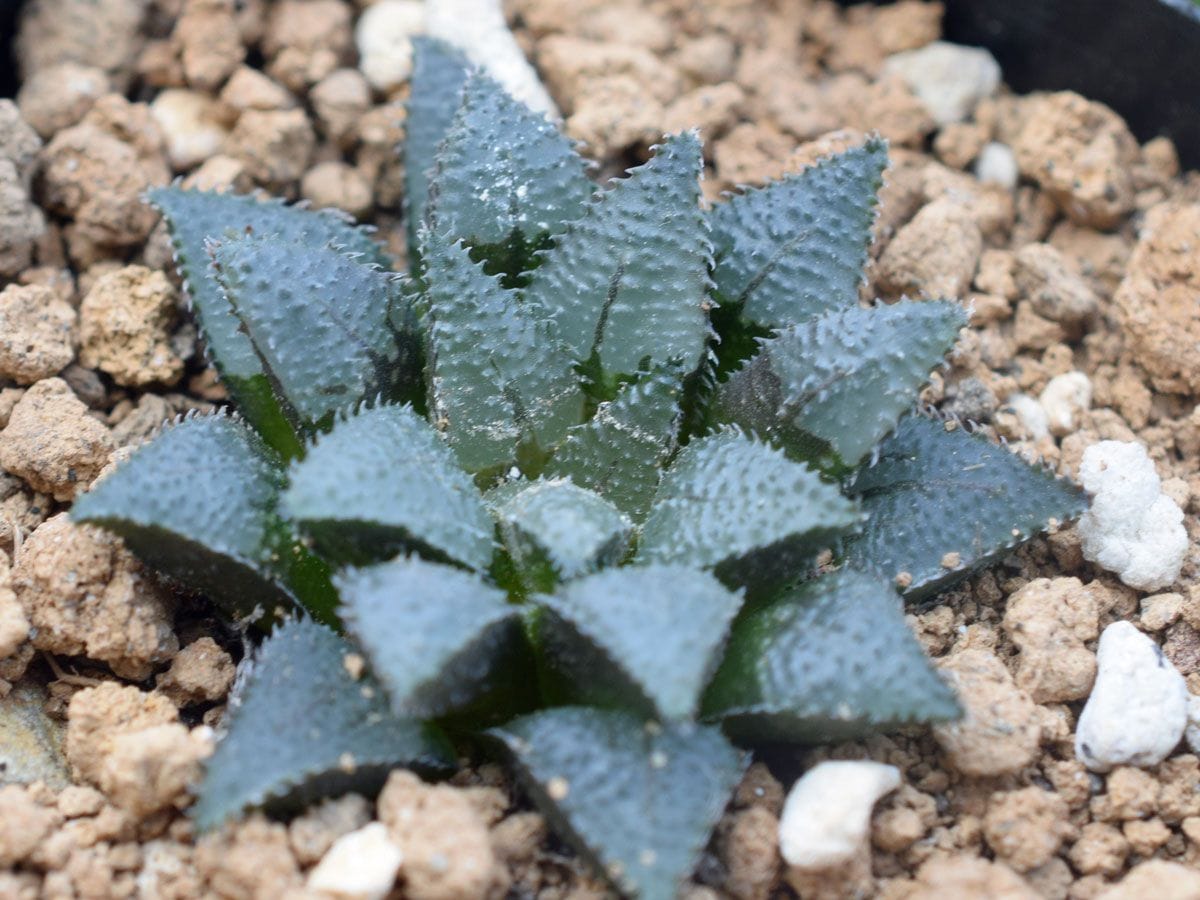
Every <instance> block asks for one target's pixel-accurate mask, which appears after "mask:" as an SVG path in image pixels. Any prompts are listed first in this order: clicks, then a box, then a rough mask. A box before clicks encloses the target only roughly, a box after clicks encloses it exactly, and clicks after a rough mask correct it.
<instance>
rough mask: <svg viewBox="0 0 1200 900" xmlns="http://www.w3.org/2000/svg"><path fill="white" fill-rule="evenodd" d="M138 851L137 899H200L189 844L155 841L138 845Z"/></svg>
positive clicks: (199, 890) (167, 840) (198, 881)
mask: <svg viewBox="0 0 1200 900" xmlns="http://www.w3.org/2000/svg"><path fill="white" fill-rule="evenodd" d="M141 850H142V865H141V868H140V870H139V871H138V873H137V888H138V892H139V897H163V898H168V897H169V898H174V900H185V898H189V897H199V896H201V893H202V891H201V884H200V878H199V876H198V875H197V873H196V870H195V867H194V866H193V865H192V848H191V846H190V845H188V844H182V843H178V842H176V841H173V840H169V839H158V840H153V841H147V842H146V843H144V844H142V845H141Z"/></svg>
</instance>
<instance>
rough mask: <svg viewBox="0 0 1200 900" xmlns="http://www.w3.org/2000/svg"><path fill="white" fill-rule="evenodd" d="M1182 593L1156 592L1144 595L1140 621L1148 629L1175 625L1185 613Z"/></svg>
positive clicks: (1154, 629)
mask: <svg viewBox="0 0 1200 900" xmlns="http://www.w3.org/2000/svg"><path fill="white" fill-rule="evenodd" d="M1183 602H1184V601H1183V595H1182V594H1155V595H1153V596H1152V597H1143V598H1142V601H1141V604H1140V605H1141V617H1140V618H1139V620H1138V621H1139V622H1140V623H1141V626H1142V627H1143V628H1145V629H1146V630H1147V631H1162V630H1163V629H1164V628H1167V627H1169V626H1171V625H1174V624H1175V623H1176V622H1177V621H1178V620H1179V617H1180V615H1181V614H1182V613H1183Z"/></svg>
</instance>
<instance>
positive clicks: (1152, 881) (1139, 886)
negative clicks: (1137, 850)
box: [1096, 859, 1200, 900]
mask: <svg viewBox="0 0 1200 900" xmlns="http://www.w3.org/2000/svg"><path fill="white" fill-rule="evenodd" d="M1198 897H1200V872H1198V871H1196V869H1195V868H1193V867H1191V866H1185V865H1181V864H1179V863H1173V862H1166V861H1165V860H1161V859H1152V860H1148V861H1147V862H1143V863H1139V864H1138V865H1136V866H1134V867H1133V868H1132V869H1130V870H1129V872H1128V874H1126V875H1125V877H1124V878H1122V879H1121V880H1120V881H1119V882H1117V884H1116V885H1114V886H1113V887H1111V888H1109V889H1108V890H1106V891H1102V892H1101V893H1099V894H1097V895H1096V900H1147V898H1154V900H1196V898H1198Z"/></svg>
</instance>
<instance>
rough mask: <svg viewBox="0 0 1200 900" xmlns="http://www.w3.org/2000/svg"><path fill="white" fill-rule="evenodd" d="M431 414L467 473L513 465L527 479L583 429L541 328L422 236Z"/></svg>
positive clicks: (567, 379) (571, 380) (461, 251)
mask: <svg viewBox="0 0 1200 900" xmlns="http://www.w3.org/2000/svg"><path fill="white" fill-rule="evenodd" d="M425 237H426V240H425V243H424V250H423V251H422V256H423V260H424V263H425V276H426V282H427V289H426V299H427V302H428V304H429V318H430V320H431V322H432V326H431V328H430V333H429V361H428V367H429V385H430V409H431V410H432V411H433V415H434V418H435V419H436V420H437V421H438V423H439V427H440V428H442V429H444V431H445V434H446V438H447V440H448V441H449V442H450V445H451V446H452V447H453V448H454V450H455V453H456V454H457V455H458V460H459V463H460V464H461V465H462V466H463V468H465V469H467V470H468V471H471V472H481V471H487V470H490V469H494V468H496V467H499V466H507V465H511V464H512V463H513V462H521V463H523V464H524V467H525V468H526V469H527V470H532V471H527V474H536V472H537V470H538V469H539V468H540V467H541V465H542V461H543V460H544V458H545V456H546V455H547V453H548V452H549V451H550V449H552V448H553V447H554V446H555V445H556V444H558V443H559V442H560V441H561V440H562V439H563V437H564V436H565V435H566V433H567V429H568V428H570V427H571V426H572V425H577V424H579V422H580V421H582V419H583V400H584V397H583V392H582V390H581V389H580V387H579V379H578V378H577V377H576V375H575V372H574V369H573V366H572V362H571V359H570V357H568V356H567V355H566V354H565V353H564V352H562V351H561V350H560V349H559V347H558V345H557V344H556V342H555V340H554V336H553V329H552V328H551V326H550V325H549V323H547V322H544V321H540V320H538V319H537V318H536V317H535V316H534V314H533V313H532V312H531V310H530V309H529V307H528V306H525V305H523V304H521V303H520V301H519V299H518V296H517V293H516V292H515V291H510V290H506V289H505V288H504V287H503V286H501V284H500V281H499V279H498V278H495V277H493V276H491V275H487V274H486V273H485V272H484V271H483V268H482V267H481V266H479V265H477V264H476V263H474V262H472V261H471V257H470V255H469V254H468V252H467V249H466V247H464V246H463V245H462V244H461V243H453V244H452V243H449V242H447V241H445V240H443V239H441V238H437V237H434V236H433V235H431V234H429V233H428V232H427V233H426V236H425Z"/></svg>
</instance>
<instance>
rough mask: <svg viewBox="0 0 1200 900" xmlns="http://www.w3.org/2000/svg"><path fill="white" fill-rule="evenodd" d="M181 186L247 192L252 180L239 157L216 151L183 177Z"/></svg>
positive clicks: (223, 191)
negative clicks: (214, 154) (216, 152)
mask: <svg viewBox="0 0 1200 900" xmlns="http://www.w3.org/2000/svg"><path fill="white" fill-rule="evenodd" d="M183 186H184V187H185V188H187V189H188V190H193V191H215V192H217V193H219V194H220V193H225V192H231V193H234V194H245V193H249V192H250V190H251V189H252V188H253V187H254V181H253V180H252V179H251V178H250V175H249V174H248V173H247V172H246V164H245V163H243V162H242V161H241V160H240V159H234V158H233V157H232V156H226V155H225V154H223V153H218V154H217V155H216V156H210V157H209V158H208V159H206V160H205V161H204V162H202V163H201V164H200V165H199V167H198V168H196V169H194V170H193V171H192V173H191V174H190V175H188V176H187V177H186V178H185V179H183Z"/></svg>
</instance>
